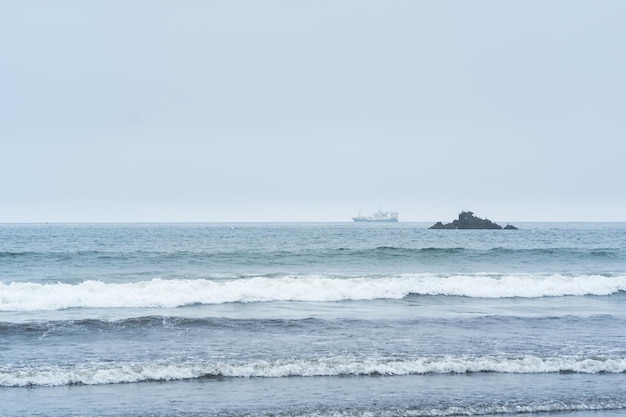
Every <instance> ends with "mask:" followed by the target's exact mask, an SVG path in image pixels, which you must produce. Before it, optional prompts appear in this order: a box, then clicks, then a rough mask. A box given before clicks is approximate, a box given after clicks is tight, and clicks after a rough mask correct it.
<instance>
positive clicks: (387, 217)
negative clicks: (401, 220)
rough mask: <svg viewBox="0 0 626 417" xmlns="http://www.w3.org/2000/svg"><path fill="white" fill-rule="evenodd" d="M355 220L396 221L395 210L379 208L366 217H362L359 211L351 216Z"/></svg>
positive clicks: (396, 214) (396, 213)
mask: <svg viewBox="0 0 626 417" xmlns="http://www.w3.org/2000/svg"><path fill="white" fill-rule="evenodd" d="M352 220H354V221H355V222H380V223H392V222H397V221H398V212H397V211H381V210H380V209H379V210H378V211H377V212H376V213H374V214H372V215H371V216H368V217H362V216H361V213H359V215H358V216H357V217H353V218H352Z"/></svg>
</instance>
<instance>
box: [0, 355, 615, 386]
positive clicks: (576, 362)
mask: <svg viewBox="0 0 626 417" xmlns="http://www.w3.org/2000/svg"><path fill="white" fill-rule="evenodd" d="M478 372H496V373H519V374H531V373H585V374H597V373H624V372H626V358H608V357H607V358H597V357H595V358H585V357H582V358H577V357H555V358H539V357H534V356H525V357H520V358H500V357H489V356H488V357H478V358H465V357H442V358H416V359H403V360H399V359H367V358H365V359H355V358H346V357H332V358H321V359H317V360H298V359H288V360H275V361H265V360H251V361H225V362H219V361H195V362H193V361H192V362H182V363H158V362H157V363H125V364H118V365H112V364H111V363H87V364H80V365H75V366H66V367H61V366H48V367H41V368H36V367H25V368H20V369H7V368H4V369H3V368H0V386H4V387H23V386H60V385H77V384H78V385H101V384H120V383H132V382H145V381H174V380H185V379H200V378H219V377H224V378H284V377H316V376H317V377H319V376H399V375H420V374H465V373H478Z"/></svg>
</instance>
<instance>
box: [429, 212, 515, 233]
mask: <svg viewBox="0 0 626 417" xmlns="http://www.w3.org/2000/svg"><path fill="white" fill-rule="evenodd" d="M430 229H502V226H500V225H499V224H496V223H494V222H492V221H491V220H489V219H481V218H479V217H476V216H474V213H472V212H471V211H462V212H461V214H459V218H458V219H457V220H454V221H453V222H452V223H447V224H443V223H442V222H437V223H435V224H434V225H432V226H431V227H430ZM506 229H517V227H515V226H513V225H510V224H509V225H507V227H506Z"/></svg>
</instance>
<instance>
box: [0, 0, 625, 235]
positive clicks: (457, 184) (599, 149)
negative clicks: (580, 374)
mask: <svg viewBox="0 0 626 417" xmlns="http://www.w3.org/2000/svg"><path fill="white" fill-rule="evenodd" d="M624 21H626V2H624V1H621V0H614V1H610V0H598V1H577V0H553V1H533V0H530V1H499V0H493V1H481V0H478V1H471V2H469V1H449V0H437V1H435V0H431V1H417V0H406V1H398V0H390V1H368V0H333V1H330V0H319V1H287V0H276V1H273V0H272V1H270V0H266V1H238V0H226V1H220V0H213V1H204V0H179V1H169V0H168V1H164V0H106V1H104V0H101V1H100V0H96V1H83V0H56V1H48V0H0V178H1V179H2V186H1V188H0V223H10V222H231V221H232V222H239V221H250V222H257V221H259V222H261V221H312V222H317V221H320V222H324V221H331V222H335V221H339V222H341V221H350V217H351V216H356V215H357V214H359V211H360V212H361V214H363V215H365V214H370V213H372V212H374V211H376V210H378V209H379V208H380V209H382V210H394V211H398V212H399V213H400V221H439V220H441V221H444V222H447V221H452V220H453V219H455V218H456V217H457V215H458V213H459V212H460V211H462V210H471V211H473V212H474V213H475V214H476V215H478V216H479V217H487V218H489V219H491V220H494V221H506V222H514V221H520V222H523V221H626V75H625V74H626V25H625V24H624Z"/></svg>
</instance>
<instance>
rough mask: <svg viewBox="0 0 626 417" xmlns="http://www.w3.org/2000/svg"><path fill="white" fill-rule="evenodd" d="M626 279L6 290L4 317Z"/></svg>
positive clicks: (602, 286)
mask: <svg viewBox="0 0 626 417" xmlns="http://www.w3.org/2000/svg"><path fill="white" fill-rule="evenodd" d="M620 291H626V276H601V275H580V276H564V275H558V274H552V275H532V274H514V275H489V274H474V275H448V276H442V275H432V274H408V275H397V276H388V277H359V278H355V277H353V278H336V277H328V276H283V277H254V278H244V279H234V280H208V279H176V280H163V279H152V280H149V281H141V282H134V283H124V284H120V283H105V282H101V281H94V280H90V281H84V282H82V283H79V284H66V283H56V284H39V283H31V282H26V283H23V282H12V283H8V284H6V283H4V284H0V311H37V310H60V309H67V308H77V307H83V308H124V307H164V308H171V307H179V306H185V305H191V304H222V303H236V302H240V303H250V302H268V301H317V302H324V301H328V302H332V301H342V300H372V299H401V298H404V297H406V296H407V295H409V294H418V295H451V296H465V297H479V298H506V297H556V296H566V295H572V296H582V295H598V296H603V295H610V294H614V293H617V292H620Z"/></svg>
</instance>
